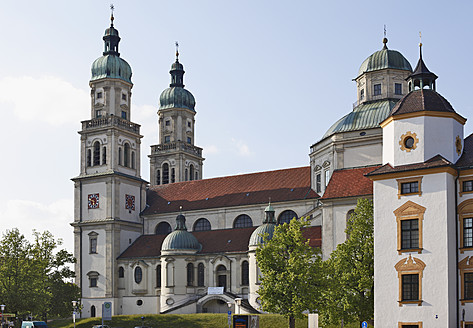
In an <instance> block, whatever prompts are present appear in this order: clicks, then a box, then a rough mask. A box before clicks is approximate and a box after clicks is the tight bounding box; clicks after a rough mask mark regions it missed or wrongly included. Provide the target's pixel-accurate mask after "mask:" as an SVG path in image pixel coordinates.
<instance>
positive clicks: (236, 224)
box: [233, 214, 253, 228]
mask: <svg viewBox="0 0 473 328" xmlns="http://www.w3.org/2000/svg"><path fill="white" fill-rule="evenodd" d="M252 226H253V221H252V220H251V218H250V217H249V216H248V215H246V214H241V215H238V216H237V218H236V219H235V221H233V228H247V227H252Z"/></svg>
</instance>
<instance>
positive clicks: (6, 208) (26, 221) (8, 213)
mask: <svg viewBox="0 0 473 328" xmlns="http://www.w3.org/2000/svg"><path fill="white" fill-rule="evenodd" d="M0 208H1V209H2V210H0V217H1V218H2V233H5V231H6V230H11V229H13V228H18V230H19V231H20V233H22V234H23V235H25V237H26V238H27V239H29V240H32V234H31V233H32V231H33V229H35V230H37V231H39V232H43V231H45V230H47V231H49V232H51V233H52V234H53V235H54V238H55V239H56V240H57V239H59V238H60V239H62V240H63V245H62V246H61V248H67V250H68V251H69V252H72V251H73V249H74V248H73V240H74V238H73V230H72V227H71V226H70V225H69V223H71V222H72V221H73V211H74V202H73V200H72V199H60V200H57V201H55V202H53V203H50V204H42V203H38V202H34V201H28V200H21V199H12V200H7V201H6V202H2V203H0Z"/></svg>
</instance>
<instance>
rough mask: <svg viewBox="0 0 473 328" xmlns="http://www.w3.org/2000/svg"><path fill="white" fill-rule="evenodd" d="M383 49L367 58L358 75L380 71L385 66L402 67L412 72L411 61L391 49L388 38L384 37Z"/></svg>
mask: <svg viewBox="0 0 473 328" xmlns="http://www.w3.org/2000/svg"><path fill="white" fill-rule="evenodd" d="M383 43H384V46H383V49H381V50H379V51H376V52H375V53H374V54H372V55H371V56H369V57H368V58H366V59H365V61H364V62H363V63H362V64H361V66H360V69H359V70H358V76H360V75H361V74H363V73H366V72H372V71H379V70H381V69H385V68H393V69H400V70H403V71H409V72H412V67H411V64H410V63H409V61H408V60H407V59H406V58H405V57H404V56H403V55H402V54H401V53H400V52H399V51H396V50H390V49H388V47H387V45H386V44H387V43H388V39H386V38H384V39H383Z"/></svg>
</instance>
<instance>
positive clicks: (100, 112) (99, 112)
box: [95, 110, 102, 118]
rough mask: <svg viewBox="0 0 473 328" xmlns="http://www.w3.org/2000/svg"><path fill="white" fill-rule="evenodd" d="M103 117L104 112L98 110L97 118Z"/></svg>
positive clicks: (96, 112)
mask: <svg viewBox="0 0 473 328" xmlns="http://www.w3.org/2000/svg"><path fill="white" fill-rule="evenodd" d="M101 117H102V111H101V110H96V111H95V118H101Z"/></svg>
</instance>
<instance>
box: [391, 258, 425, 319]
mask: <svg viewBox="0 0 473 328" xmlns="http://www.w3.org/2000/svg"><path fill="white" fill-rule="evenodd" d="M394 267H395V268H396V271H397V273H398V280H399V299H398V303H399V306H403V305H404V304H417V305H418V306H422V302H423V301H422V278H423V272H424V269H425V263H424V262H423V261H421V260H420V259H418V258H416V257H414V258H413V257H411V255H410V254H409V257H408V258H404V259H402V260H400V261H399V262H397V263H396V265H395V266H394ZM404 275H418V291H417V292H418V297H417V300H403V276H404ZM404 324H406V323H404Z"/></svg>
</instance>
